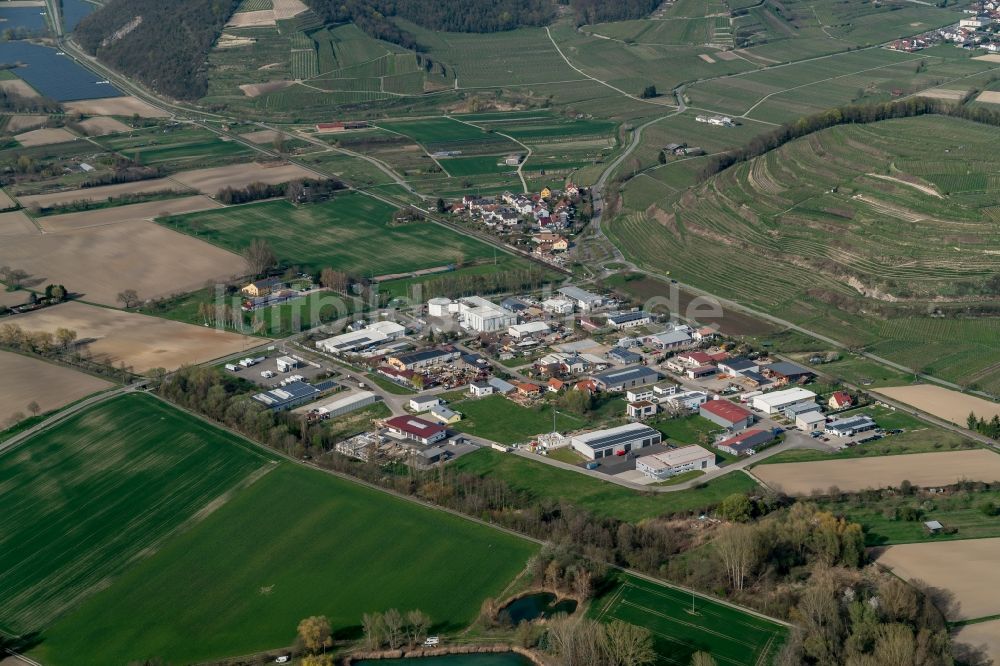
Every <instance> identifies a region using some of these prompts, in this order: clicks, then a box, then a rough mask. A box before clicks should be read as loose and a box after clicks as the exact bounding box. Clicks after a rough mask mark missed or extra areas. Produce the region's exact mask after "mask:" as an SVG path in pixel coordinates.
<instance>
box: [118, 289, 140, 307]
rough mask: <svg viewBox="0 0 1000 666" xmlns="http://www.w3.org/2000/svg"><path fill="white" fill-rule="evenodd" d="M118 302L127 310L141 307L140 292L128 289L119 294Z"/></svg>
mask: <svg viewBox="0 0 1000 666" xmlns="http://www.w3.org/2000/svg"><path fill="white" fill-rule="evenodd" d="M118 302H119V303H121V304H122V306H124V307H125V309H126V310H127V309H129V308H134V307H135V306H137V305H139V292H137V291H136V290H135V289H126V290H125V291H120V292H118Z"/></svg>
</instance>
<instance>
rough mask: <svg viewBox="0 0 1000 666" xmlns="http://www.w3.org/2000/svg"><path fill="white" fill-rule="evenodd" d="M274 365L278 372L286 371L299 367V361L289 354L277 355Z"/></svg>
mask: <svg viewBox="0 0 1000 666" xmlns="http://www.w3.org/2000/svg"><path fill="white" fill-rule="evenodd" d="M275 365H276V366H277V367H278V372H288V371H289V370H294V369H295V368H297V367H299V362H298V360H296V359H294V358H292V357H291V356H279V357H278V359H277V361H275Z"/></svg>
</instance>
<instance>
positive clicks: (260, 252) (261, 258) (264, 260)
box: [243, 238, 278, 275]
mask: <svg viewBox="0 0 1000 666" xmlns="http://www.w3.org/2000/svg"><path fill="white" fill-rule="evenodd" d="M243 259H244V260H245V261H246V262H247V269H248V270H249V271H250V273H251V274H253V275H262V274H263V273H264V272H265V271H266V270H267V269H269V268H271V267H272V266H274V264H275V263H277V261H278V260H277V258H276V257H275V256H274V250H272V249H271V244H270V243H268V242H267V241H266V240H263V239H261V238H254V239H253V240H252V241H251V242H250V245H249V246H248V247H247V248H245V249H244V250H243Z"/></svg>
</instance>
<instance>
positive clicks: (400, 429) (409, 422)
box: [385, 416, 448, 446]
mask: <svg viewBox="0 0 1000 666" xmlns="http://www.w3.org/2000/svg"><path fill="white" fill-rule="evenodd" d="M385 425H386V427H387V428H388V429H389V432H390V433H391V434H392V435H393V436H395V437H397V438H399V439H409V440H413V441H415V442H419V443H420V444H423V445H424V446H429V445H431V444H433V443H434V442H439V441H441V440H442V439H444V438H445V437H447V436H448V432H447V431H446V430H445V429H444V426H441V425H438V424H437V423H431V422H430V421H428V420H426V419H422V418H420V417H418V416H396V417H394V418H391V419H389V420H388V421H386V422H385Z"/></svg>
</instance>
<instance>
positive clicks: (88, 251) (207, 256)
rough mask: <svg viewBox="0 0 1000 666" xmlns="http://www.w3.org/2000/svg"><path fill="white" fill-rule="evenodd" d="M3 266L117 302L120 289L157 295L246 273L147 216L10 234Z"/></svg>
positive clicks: (237, 260) (239, 264) (0, 260)
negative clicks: (76, 228)
mask: <svg viewBox="0 0 1000 666" xmlns="http://www.w3.org/2000/svg"><path fill="white" fill-rule="evenodd" d="M42 219H45V218H42ZM2 265H8V266H17V267H18V268H21V269H23V270H25V271H27V272H28V273H29V274H30V275H31V276H32V279H33V280H37V281H40V282H43V283H48V282H54V283H57V284H63V285H66V288H67V289H69V290H70V291H71V292H77V293H80V294H82V295H83V298H84V299H85V300H88V301H92V302H94V303H101V304H104V305H111V306H117V305H118V300H117V296H118V293H119V292H121V291H123V290H125V289H135V290H136V291H138V293H139V296H140V297H141V298H156V297H162V296H170V295H173V294H180V293H186V292H189V291H194V290H197V289H201V288H202V287H204V286H205V284H206V282H214V281H218V280H228V279H230V278H232V277H234V276H240V275H244V274H245V273H246V263H245V262H244V261H243V259H242V258H241V257H238V256H237V255H235V254H232V253H230V252H227V251H226V250H223V249H221V248H219V247H216V246H214V245H210V244H208V243H205V242H204V241H200V240H197V239H195V238H192V237H190V236H186V235H184V234H180V233H177V232H175V231H171V230H170V229H166V228H164V227H161V226H160V225H158V224H156V223H155V222H149V221H145V220H139V221H133V222H121V223H119V224H109V225H104V226H95V227H89V228H85V229H81V230H79V231H73V232H64V233H46V234H42V235H40V236H14V237H8V238H4V240H3V242H2V243H0V266H2Z"/></svg>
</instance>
